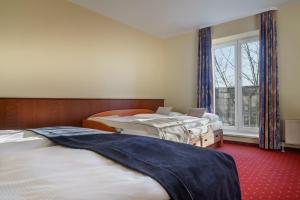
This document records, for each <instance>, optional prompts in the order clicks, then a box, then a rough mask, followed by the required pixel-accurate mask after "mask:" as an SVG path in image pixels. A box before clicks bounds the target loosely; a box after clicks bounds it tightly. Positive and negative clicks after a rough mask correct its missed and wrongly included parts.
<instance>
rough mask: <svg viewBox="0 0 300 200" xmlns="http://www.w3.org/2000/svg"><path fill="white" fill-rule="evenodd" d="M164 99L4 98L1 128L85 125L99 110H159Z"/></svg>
mask: <svg viewBox="0 0 300 200" xmlns="http://www.w3.org/2000/svg"><path fill="white" fill-rule="evenodd" d="M163 105H164V100H163V99H52V98H0V129H22V128H37V127H44V126H61V125H68V126H81V122H82V120H83V119H85V118H87V117H89V116H90V115H93V114H95V113H98V112H103V111H107V110H117V109H135V108H146V109H150V110H156V109H157V108H158V106H163Z"/></svg>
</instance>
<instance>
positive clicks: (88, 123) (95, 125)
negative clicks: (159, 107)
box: [82, 109, 154, 132]
mask: <svg viewBox="0 0 300 200" xmlns="http://www.w3.org/2000/svg"><path fill="white" fill-rule="evenodd" d="M142 113H154V111H153V110H150V109H124V110H109V111H104V112H100V113H96V114H94V115H92V116H90V117H104V116H110V115H119V116H129V115H136V114H142ZM90 117H89V118H90ZM89 118H87V119H84V120H82V127H85V128H92V129H98V130H103V131H112V132H116V129H115V128H113V127H110V126H108V125H106V124H104V123H101V122H99V121H94V120H91V119H89Z"/></svg>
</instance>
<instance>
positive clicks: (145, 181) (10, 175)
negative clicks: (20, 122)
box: [0, 133, 169, 200]
mask: <svg viewBox="0 0 300 200" xmlns="http://www.w3.org/2000/svg"><path fill="white" fill-rule="evenodd" d="M25 135H26V134H25ZM28 141H31V143H27V142H28ZM2 145H4V146H2ZM17 146H22V147H21V148H17ZM4 147H5V148H4ZM0 148H2V149H1V150H3V149H6V148H7V150H6V153H5V154H4V153H3V154H0V199H1V200H29V199H30V200H58V199H63V200H77V199H78V200H79V199H80V200H82V199H87V200H94V199H95V200H96V199H97V200H99V199H101V200H106V199H109V200H115V199H116V200H127V199H128V200H141V199H145V200H147V199H149V200H164V199H169V196H168V194H167V193H166V191H165V190H164V189H163V188H162V186H161V185H159V184H158V183H157V182H156V181H155V180H153V179H152V178H150V177H148V176H145V175H142V174H140V173H137V172H135V171H133V170H130V169H128V168H125V167H123V166H121V165H119V164H117V163H115V162H113V161H111V160H109V159H106V158H104V157H102V156H100V155H98V154H96V153H93V152H90V151H87V150H78V149H76V150H75V149H69V148H64V147H61V146H57V145H54V144H53V143H51V142H50V141H49V140H48V139H46V138H43V137H41V136H39V137H36V136H34V134H32V133H31V134H30V133H29V135H27V136H26V138H23V141H22V138H17V139H16V140H15V141H12V140H10V141H7V142H3V143H1V144H0ZM9 149H14V150H13V151H9ZM1 150H0V152H1Z"/></svg>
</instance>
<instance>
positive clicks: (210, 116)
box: [203, 113, 219, 122]
mask: <svg viewBox="0 0 300 200" xmlns="http://www.w3.org/2000/svg"><path fill="white" fill-rule="evenodd" d="M203 117H204V118H207V119H209V121H210V122H217V121H219V116H218V115H216V114H214V113H204V115H203Z"/></svg>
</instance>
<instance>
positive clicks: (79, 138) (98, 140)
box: [31, 127, 241, 200]
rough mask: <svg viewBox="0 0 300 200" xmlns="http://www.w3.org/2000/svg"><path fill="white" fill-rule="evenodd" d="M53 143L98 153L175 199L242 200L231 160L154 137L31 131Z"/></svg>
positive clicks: (53, 129)
mask: <svg viewBox="0 0 300 200" xmlns="http://www.w3.org/2000/svg"><path fill="white" fill-rule="evenodd" d="M31 130H32V131H34V132H36V133H38V134H41V135H44V136H45V137H47V138H49V139H50V140H52V141H53V142H55V143H57V144H59V145H62V146H66V147H70V148H77V149H87V150H91V151H94V152H96V153H98V154H100V155H102V156H104V157H107V158H109V159H111V160H114V161H116V162H118V163H120V164H122V165H124V166H126V167H129V168H131V169H134V170H136V171H138V172H141V173H143V174H146V175H148V176H150V177H152V178H153V179H155V180H156V181H157V182H159V183H160V184H161V185H162V186H163V187H164V188H165V189H166V191H167V192H168V194H169V195H170V197H171V199H174V200H188V199H191V200H192V199H193V200H197V199H214V200H227V199H228V200H235V199H241V193H240V187H239V180H238V175H237V170H236V166H235V163H234V160H233V158H232V157H231V156H229V155H227V154H224V153H221V152H217V151H214V150H209V149H202V148H197V147H193V146H191V145H185V144H179V143H174V142H171V141H165V140H160V139H155V138H150V137H142V136H133V135H124V134H101V133H102V132H101V131H96V130H95V131H94V130H93V131H90V130H88V129H82V128H75V127H49V128H39V129H31ZM80 133H82V134H80Z"/></svg>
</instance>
